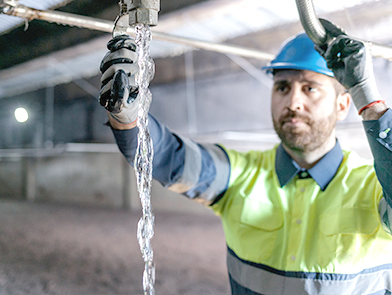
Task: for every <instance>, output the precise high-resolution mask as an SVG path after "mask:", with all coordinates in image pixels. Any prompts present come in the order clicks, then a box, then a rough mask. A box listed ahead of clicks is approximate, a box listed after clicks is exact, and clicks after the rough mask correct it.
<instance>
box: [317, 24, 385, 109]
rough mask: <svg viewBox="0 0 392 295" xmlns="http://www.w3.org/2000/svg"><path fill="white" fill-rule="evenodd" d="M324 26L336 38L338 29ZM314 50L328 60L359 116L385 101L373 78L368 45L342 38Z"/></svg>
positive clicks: (329, 25)
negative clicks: (364, 110)
mask: <svg viewBox="0 0 392 295" xmlns="http://www.w3.org/2000/svg"><path fill="white" fill-rule="evenodd" d="M323 25H324V27H325V29H326V30H327V33H329V34H330V35H332V36H334V35H336V32H337V29H338V28H337V27H335V29H334V28H333V27H331V26H333V24H331V23H329V24H327V25H325V22H323ZM331 31H333V32H331ZM342 33H343V32H342ZM315 48H316V50H317V51H318V52H319V53H320V54H321V55H322V56H323V57H324V58H325V60H326V61H327V66H328V68H330V69H331V70H332V71H333V73H334V75H335V78H336V79H337V80H338V81H339V82H340V83H341V84H342V85H343V86H344V87H345V88H346V89H347V90H348V91H349V93H350V94H351V96H352V99H353V101H354V105H355V107H356V108H357V110H358V111H359V113H361V111H362V110H363V108H364V107H366V106H368V105H369V104H371V103H372V102H376V101H380V100H382V99H381V96H380V94H379V92H378V88H377V85H376V81H375V78H374V73H373V63H372V56H371V54H370V48H369V45H368V44H365V43H363V42H362V41H359V40H355V39H352V38H350V37H348V36H346V35H339V36H337V37H336V38H334V40H333V41H332V42H331V43H330V44H329V45H327V46H326V45H323V46H317V45H316V46H315Z"/></svg>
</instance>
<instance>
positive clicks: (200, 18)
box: [0, 0, 392, 98]
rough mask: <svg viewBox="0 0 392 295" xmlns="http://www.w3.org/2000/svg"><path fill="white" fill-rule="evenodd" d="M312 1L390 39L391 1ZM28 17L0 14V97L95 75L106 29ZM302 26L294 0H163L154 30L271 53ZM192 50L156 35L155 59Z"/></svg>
mask: <svg viewBox="0 0 392 295" xmlns="http://www.w3.org/2000/svg"><path fill="white" fill-rule="evenodd" d="M0 3H1V1H0ZM19 3H20V4H23V5H26V6H29V7H32V8H36V9H42V10H46V9H54V8H55V9H56V10H59V11H63V12H68V13H72V14H78V15H86V16H91V17H94V18H98V19H103V20H108V21H112V20H114V19H115V17H116V15H117V13H118V11H119V7H118V4H117V2H116V1H113V0H100V1H94V0H78V1H61V0H34V1H33V0H20V1H19ZM314 5H315V9H316V12H317V14H318V16H323V17H326V18H328V19H329V20H331V21H333V22H336V23H338V24H340V25H341V26H342V27H344V28H345V29H346V30H347V31H348V32H349V33H352V35H354V36H357V37H360V38H362V39H367V40H371V41H377V42H381V43H390V41H392V32H391V31H390V30H389V28H390V27H391V23H392V1H391V0H378V1H377V0H376V1H374V0H329V1H322V0H314ZM24 23H25V21H24V20H23V19H20V18H16V17H11V16H8V15H0V34H1V35H0V44H1V47H0V56H1V57H0V98H1V97H9V96H12V95H17V94H20V93H23V92H26V91H32V90H35V89H39V88H43V87H45V86H47V85H56V84H60V83H65V82H68V81H71V80H75V79H81V78H83V79H86V78H88V77H91V76H94V75H97V74H98V70H99V69H98V67H99V62H100V60H101V58H102V56H103V55H104V53H105V52H106V47H105V45H106V43H107V41H108V40H109V39H110V34H109V33H103V32H99V31H92V30H88V29H81V28H76V27H69V26H62V25H58V24H52V23H48V22H45V21H39V20H33V21H30V22H29V25H28V29H27V30H26V31H25V27H24ZM300 29H301V27H300V25H299V21H298V13H297V8H296V5H295V1H294V0H274V1H260V0H241V1H239V0H209V1H197V0H162V1H161V12H160V19H159V23H158V26H157V27H155V28H154V30H155V31H156V32H163V33H166V34H170V35H175V36H181V37H186V38H192V39H199V40H203V41H207V42H212V43H222V42H225V43H230V44H236V45H241V46H246V47H251V48H254V49H256V50H264V51H267V52H270V53H273V52H275V51H276V48H277V46H278V44H280V43H281V41H282V40H284V39H285V38H286V37H287V36H289V35H290V34H292V33H293V32H292V31H294V32H295V31H298V30H300ZM153 36H154V35H153ZM153 38H154V37H153ZM189 49H190V48H189V47H186V46H183V45H179V44H176V43H173V42H166V41H158V40H154V39H153V42H152V44H151V53H152V56H153V58H154V59H163V58H165V59H167V58H171V57H173V56H176V55H178V54H182V53H183V52H185V51H186V50H189ZM93 91H94V90H93Z"/></svg>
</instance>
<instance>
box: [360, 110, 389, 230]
mask: <svg viewBox="0 0 392 295" xmlns="http://www.w3.org/2000/svg"><path fill="white" fill-rule="evenodd" d="M363 125H364V127H365V132H366V135H367V138H368V141H369V145H370V149H371V151H372V154H373V158H374V169H375V171H376V175H377V178H378V180H379V182H380V184H381V186H382V189H383V198H382V200H381V201H380V205H379V213H380V216H381V221H382V223H383V225H384V228H385V229H386V230H387V232H389V233H392V209H391V208H392V181H391V179H392V169H391V167H392V110H391V109H388V110H387V112H386V113H385V114H384V115H383V116H382V117H381V118H380V119H379V120H372V121H363Z"/></svg>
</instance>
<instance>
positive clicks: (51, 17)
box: [0, 1, 274, 61]
mask: <svg viewBox="0 0 392 295" xmlns="http://www.w3.org/2000/svg"><path fill="white" fill-rule="evenodd" d="M11 2H12V3H15V1H4V3H5V4H6V5H5V6H4V7H2V8H0V13H3V14H6V15H12V16H17V17H21V18H23V19H25V20H26V21H31V20H34V19H37V20H43V21H47V22H54V23H58V24H62V25H68V26H76V27H79V28H86V29H90V30H97V31H101V32H106V33H112V32H113V26H114V25H113V22H112V21H108V20H102V19H97V18H93V17H88V16H81V15H77V14H72V13H67V12H61V11H54V10H46V11H44V10H38V9H34V8H30V7H27V6H25V5H21V4H17V3H16V4H11ZM16 2H17V1H16ZM151 10H153V9H151ZM137 11H140V9H139V10H137V9H135V13H137ZM133 22H134V21H133V20H131V19H130V23H133ZM127 34H128V35H130V36H132V37H134V36H135V32H134V29H133V28H131V27H129V28H128V30H127ZM153 34H154V39H156V40H162V41H168V42H173V43H177V44H182V45H186V46H191V47H194V48H198V49H204V50H209V51H214V52H219V53H224V54H234V55H239V56H243V57H249V58H255V59H258V60H266V61H270V60H272V59H273V58H274V55H273V54H270V53H266V52H262V51H259V50H256V49H251V48H246V47H242V46H235V45H228V44H218V43H213V42H207V41H203V40H198V39H193V38H186V37H180V36H174V35H170V34H165V33H162V32H159V31H156V30H154V31H153Z"/></svg>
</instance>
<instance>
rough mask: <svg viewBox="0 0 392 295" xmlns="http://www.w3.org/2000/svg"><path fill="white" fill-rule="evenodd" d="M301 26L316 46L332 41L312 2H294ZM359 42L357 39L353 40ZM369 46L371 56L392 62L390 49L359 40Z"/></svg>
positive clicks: (305, 0) (389, 47)
mask: <svg viewBox="0 0 392 295" xmlns="http://www.w3.org/2000/svg"><path fill="white" fill-rule="evenodd" d="M295 1H296V3H297V9H298V14H299V18H300V21H301V24H302V26H303V28H304V30H305V32H306V34H307V35H308V36H309V38H310V39H311V40H312V41H313V43H315V44H317V45H322V44H327V43H330V42H331V41H332V38H333V37H332V36H329V35H328V34H327V32H326V30H325V29H324V27H323V25H322V24H321V22H320V20H319V18H318V17H317V15H316V12H315V9H314V6H313V1H312V0H295ZM355 39H357V40H359V39H358V38H355ZM360 41H362V42H365V43H368V44H369V45H370V49H371V54H372V56H374V57H381V58H385V59H388V60H392V47H391V46H388V45H384V44H379V43H375V42H369V41H364V40H360Z"/></svg>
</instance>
